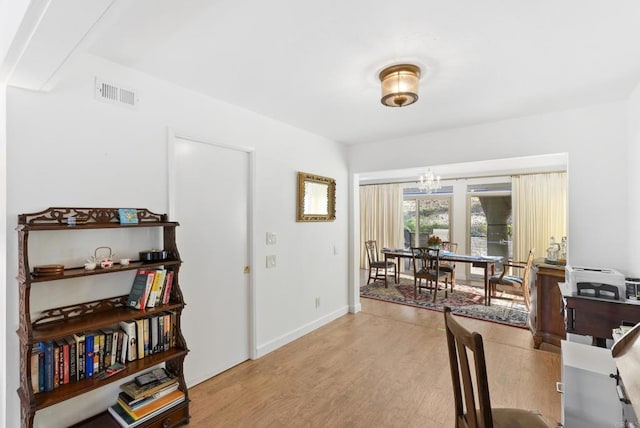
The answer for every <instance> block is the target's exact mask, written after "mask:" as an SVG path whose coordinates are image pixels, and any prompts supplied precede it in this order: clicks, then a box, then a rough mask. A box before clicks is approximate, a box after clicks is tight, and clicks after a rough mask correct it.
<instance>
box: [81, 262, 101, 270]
mask: <svg viewBox="0 0 640 428" xmlns="http://www.w3.org/2000/svg"><path fill="white" fill-rule="evenodd" d="M96 266H98V264H97V263H96V262H95V261H94V260H92V259H87V261H86V262H85V263H84V269H85V270H94V269H95V268H96Z"/></svg>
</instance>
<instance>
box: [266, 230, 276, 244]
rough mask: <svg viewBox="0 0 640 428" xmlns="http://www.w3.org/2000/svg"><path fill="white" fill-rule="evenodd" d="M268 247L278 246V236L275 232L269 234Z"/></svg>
mask: <svg viewBox="0 0 640 428" xmlns="http://www.w3.org/2000/svg"><path fill="white" fill-rule="evenodd" d="M267 245H276V234H275V233H274V232H267Z"/></svg>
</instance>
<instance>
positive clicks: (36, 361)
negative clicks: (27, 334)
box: [30, 344, 42, 394]
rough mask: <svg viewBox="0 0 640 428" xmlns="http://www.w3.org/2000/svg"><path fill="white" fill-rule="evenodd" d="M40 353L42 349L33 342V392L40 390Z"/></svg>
mask: <svg viewBox="0 0 640 428" xmlns="http://www.w3.org/2000/svg"><path fill="white" fill-rule="evenodd" d="M40 354H42V350H41V349H40V345H39V344H35V345H33V346H32V348H31V361H30V363H31V389H32V391H33V393H34V394H37V393H39V392H40V386H39V381H40Z"/></svg>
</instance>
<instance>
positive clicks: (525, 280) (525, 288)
mask: <svg viewBox="0 0 640 428" xmlns="http://www.w3.org/2000/svg"><path fill="white" fill-rule="evenodd" d="M534 251H535V250H534V249H533V248H532V249H531V250H529V256H527V264H526V265H525V266H524V273H523V274H522V294H523V295H524V303H525V305H526V306H527V309H529V304H530V303H531V289H530V287H529V278H530V276H531V267H532V266H533V253H534Z"/></svg>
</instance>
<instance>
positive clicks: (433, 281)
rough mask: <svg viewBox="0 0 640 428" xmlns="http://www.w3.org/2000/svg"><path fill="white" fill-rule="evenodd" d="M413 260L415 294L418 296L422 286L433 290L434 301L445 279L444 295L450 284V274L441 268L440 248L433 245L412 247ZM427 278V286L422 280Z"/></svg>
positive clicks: (415, 296)
mask: <svg viewBox="0 0 640 428" xmlns="http://www.w3.org/2000/svg"><path fill="white" fill-rule="evenodd" d="M411 255H412V260H413V295H414V298H415V299H417V298H418V293H419V291H420V288H427V289H430V290H433V302H434V303H435V301H436V297H437V294H438V288H439V282H440V281H441V280H442V279H444V297H445V298H446V297H447V288H448V286H449V284H448V282H449V279H448V276H447V275H448V274H447V273H446V272H444V271H441V270H440V249H439V248H431V247H411ZM423 279H424V280H425V281H426V282H425V286H423V285H422V280H423Z"/></svg>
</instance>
